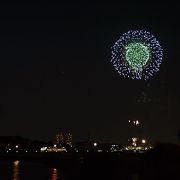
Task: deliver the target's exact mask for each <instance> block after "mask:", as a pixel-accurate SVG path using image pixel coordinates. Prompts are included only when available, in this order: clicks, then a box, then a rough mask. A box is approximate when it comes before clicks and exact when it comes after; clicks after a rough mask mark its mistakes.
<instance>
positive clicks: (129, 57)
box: [125, 42, 150, 71]
mask: <svg viewBox="0 0 180 180" xmlns="http://www.w3.org/2000/svg"><path fill="white" fill-rule="evenodd" d="M149 58H150V49H149V47H148V45H146V44H144V43H141V42H132V43H129V44H128V45H127V46H126V47H125V59H126V61H127V62H128V64H129V65H130V67H131V69H132V70H134V71H142V70H143V67H144V66H145V65H146V64H147V62H148V60H149Z"/></svg>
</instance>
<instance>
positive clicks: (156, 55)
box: [111, 30, 163, 80]
mask: <svg viewBox="0 0 180 180" xmlns="http://www.w3.org/2000/svg"><path fill="white" fill-rule="evenodd" d="M162 57H163V50H162V47H161V45H160V43H159V42H158V41H157V39H156V38H155V37H154V36H153V35H152V34H151V33H150V32H147V31H144V30H135V31H132V30H130V31H128V32H127V33H124V34H123V35H122V36H120V38H119V39H118V40H117V41H116V42H115V44H114V45H113V47H112V57H111V62H112V64H113V66H114V68H115V69H116V70H117V72H118V73H119V74H120V75H122V76H124V77H130V78H132V79H145V80H147V79H149V78H150V77H152V76H153V75H154V73H156V72H157V71H159V68H160V65H161V62H162Z"/></svg>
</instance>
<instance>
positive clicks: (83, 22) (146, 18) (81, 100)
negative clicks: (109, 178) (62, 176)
mask: <svg viewBox="0 0 180 180" xmlns="http://www.w3.org/2000/svg"><path fill="white" fill-rule="evenodd" d="M170 2H171V1H170ZM0 9H1V10H0V107H1V108H0V120H1V125H0V135H20V136H24V137H28V138H32V139H38V140H53V139H54V137H55V134H56V133H57V132H60V131H68V132H71V133H72V134H73V139H74V140H75V141H80V140H87V138H88V136H90V137H91V138H92V139H95V140H98V141H103V142H126V141H127V138H128V136H129V135H131V131H130V129H129V127H128V119H138V120H139V121H141V122H142V123H143V126H144V130H143V134H144V136H146V137H148V138H149V139H150V140H152V141H153V142H158V141H166V142H169V141H170V142H177V140H178V139H177V132H178V130H179V129H180V110H179V107H180V95H179V92H180V88H179V77H180V74H179V73H180V71H179V65H180V59H179V57H180V46H179V41H180V25H179V22H180V18H179V15H180V12H179V9H178V5H177V4H174V3H171V4H170V3H168V2H163V1H161V3H160V2H151V1H146V3H142V2H141V3H140V2H139V3H132V2H131V3H130V2H127V1H124V2H123V1H122V2H121V3H115V2H111V3H110V2H109V3H105V2H104V3H103V2H101V3H100V2H99V3H97V2H96V3H95V2H94V3H90V2H89V3H87V2H86V3H85V2H84V3H82V2H80V1H79V2H76V3H75V2H74V3H73V2H70V1H69V2H61V3H48V2H46V1H45V2H44V3H20V2H19V3H6V4H5V3H4V4H1V8H0ZM134 29H144V30H147V31H150V32H151V33H152V34H154V35H155V36H156V37H157V39H158V40H159V42H160V44H161V45H162V47H163V49H164V56H163V63H162V65H161V68H160V71H159V72H158V73H156V74H155V76H154V77H153V78H151V80H148V81H143V80H141V81H139V80H131V79H128V78H123V77H121V76H120V75H118V73H117V72H116V71H115V70H114V68H113V66H112V64H111V63H110V59H111V46H112V45H113V44H114V42H115V41H116V40H117V39H118V38H119V36H120V35H121V34H122V33H125V32H127V31H128V30H134Z"/></svg>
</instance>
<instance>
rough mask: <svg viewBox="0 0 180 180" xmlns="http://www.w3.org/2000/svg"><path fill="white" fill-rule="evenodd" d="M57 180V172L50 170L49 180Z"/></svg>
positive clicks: (53, 169) (54, 169)
mask: <svg viewBox="0 0 180 180" xmlns="http://www.w3.org/2000/svg"><path fill="white" fill-rule="evenodd" d="M57 179H58V171H57V169H56V168H52V169H51V180H57Z"/></svg>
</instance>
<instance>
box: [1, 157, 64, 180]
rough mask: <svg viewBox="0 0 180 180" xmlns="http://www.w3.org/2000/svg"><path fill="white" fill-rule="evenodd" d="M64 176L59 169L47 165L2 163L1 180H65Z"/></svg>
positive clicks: (14, 162)
mask: <svg viewBox="0 0 180 180" xmlns="http://www.w3.org/2000/svg"><path fill="white" fill-rule="evenodd" d="M63 176H64V175H63V173H62V172H61V170H60V169H59V168H57V167H50V166H48V165H46V164H40V163H33V162H22V161H18V160H16V161H0V180H64V179H65V178H64V177H63Z"/></svg>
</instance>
